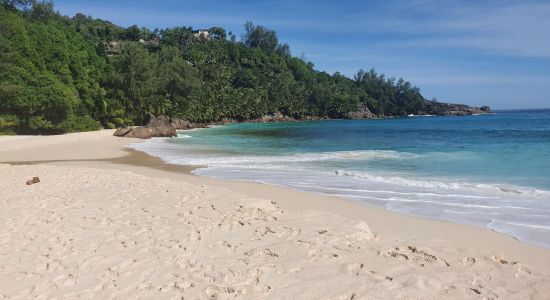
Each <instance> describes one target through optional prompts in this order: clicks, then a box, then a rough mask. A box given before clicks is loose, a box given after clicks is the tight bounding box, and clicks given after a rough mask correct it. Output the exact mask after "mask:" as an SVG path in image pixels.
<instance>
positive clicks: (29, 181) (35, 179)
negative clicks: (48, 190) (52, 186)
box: [26, 177, 40, 185]
mask: <svg viewBox="0 0 550 300" xmlns="http://www.w3.org/2000/svg"><path fill="white" fill-rule="evenodd" d="M39 182H40V178H38V177H33V178H32V179H31V180H27V182H26V184H27V185H31V184H35V183H39Z"/></svg>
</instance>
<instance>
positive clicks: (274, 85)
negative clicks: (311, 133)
mask: <svg viewBox="0 0 550 300" xmlns="http://www.w3.org/2000/svg"><path fill="white" fill-rule="evenodd" d="M29 2H30V1H6V0H3V1H1V5H0V82H1V85H0V99H1V101H0V133H3V134H10V133H11V134H13V133H52V134H53V133H64V132H74V131H86V130H96V129H99V128H100V126H103V127H106V128H114V127H120V126H125V125H141V124H143V123H145V122H146V121H147V119H148V118H149V116H150V115H151V114H152V115H159V114H163V115H168V116H171V117H177V118H182V119H187V120H190V121H193V122H214V121H219V120H222V119H234V120H237V121H244V120H249V119H255V118H259V117H261V116H264V115H271V114H275V113H281V114H282V115H285V116H289V117H292V118H295V119H302V118H306V117H307V118H311V117H317V118H349V117H352V116H353V114H352V113H354V112H357V111H363V112H364V111H370V112H372V113H373V114H376V115H378V116H401V115H407V114H421V113H424V112H425V111H424V110H425V105H426V103H427V102H426V100H425V99H424V97H423V96H422V95H421V93H420V90H419V89H418V88H416V87H414V86H412V85H411V84H410V83H409V82H408V81H405V80H403V79H399V80H396V79H395V78H386V77H385V76H384V75H383V74H378V73H376V72H375V71H374V70H373V69H371V70H370V71H363V70H359V71H358V72H357V74H356V75H355V76H354V78H353V79H350V78H348V77H346V76H343V75H341V74H339V73H335V74H332V75H331V74H328V73H326V72H321V71H317V70H315V69H314V65H313V64H312V63H311V62H308V61H304V60H303V59H300V58H297V57H294V56H292V55H291V52H290V48H289V46H288V45H286V44H281V43H280V42H279V40H278V38H277V34H276V33H275V32H274V31H272V30H269V29H266V28H264V27H262V26H256V25H254V24H252V23H250V22H247V23H246V24H245V30H246V33H245V35H244V36H243V38H242V39H241V40H239V41H237V39H236V38H235V36H234V35H232V34H227V33H226V31H225V30H224V29H223V28H219V27H213V28H210V29H209V30H208V32H209V36H208V37H206V36H204V35H198V34H195V35H194V32H193V29H192V28H190V27H175V28H167V29H162V30H157V29H155V30H154V31H151V30H149V29H147V28H139V27H138V26H131V27H129V28H122V27H119V26H116V25H114V24H112V23H110V22H108V21H104V20H99V19H93V18H91V17H88V16H85V15H82V14H77V15H76V16H74V17H67V16H62V15H59V14H58V13H56V12H55V11H54V8H53V4H52V3H51V2H42V3H38V2H35V3H34V4H30V3H29Z"/></svg>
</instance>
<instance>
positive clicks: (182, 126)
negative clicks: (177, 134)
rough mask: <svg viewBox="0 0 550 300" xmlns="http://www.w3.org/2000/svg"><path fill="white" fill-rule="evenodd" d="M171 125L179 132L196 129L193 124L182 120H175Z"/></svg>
mask: <svg viewBox="0 0 550 300" xmlns="http://www.w3.org/2000/svg"><path fill="white" fill-rule="evenodd" d="M171 125H172V126H174V128H176V129H179V130H185V129H193V128H195V127H194V126H193V123H192V122H191V121H187V120H182V119H174V120H172V122H171Z"/></svg>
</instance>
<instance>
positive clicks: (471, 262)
mask: <svg viewBox="0 0 550 300" xmlns="http://www.w3.org/2000/svg"><path fill="white" fill-rule="evenodd" d="M475 263H476V259H475V258H473V257H469V256H468V257H464V259H463V260H462V264H463V265H465V266H467V267H470V266H473V265H474V264H475Z"/></svg>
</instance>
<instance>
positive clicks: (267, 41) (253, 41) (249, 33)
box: [243, 21, 279, 52]
mask: <svg viewBox="0 0 550 300" xmlns="http://www.w3.org/2000/svg"><path fill="white" fill-rule="evenodd" d="M244 29H245V31H246V33H245V35H244V38H243V40H244V44H245V45H247V46H248V47H253V48H261V49H263V50H266V51H270V52H273V51H275V49H276V48H277V45H278V44H279V40H278V39H277V34H276V33H275V31H273V30H269V29H267V28H265V27H263V26H255V25H254V24H253V23H252V22H250V21H248V22H246V23H245V24H244Z"/></svg>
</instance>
